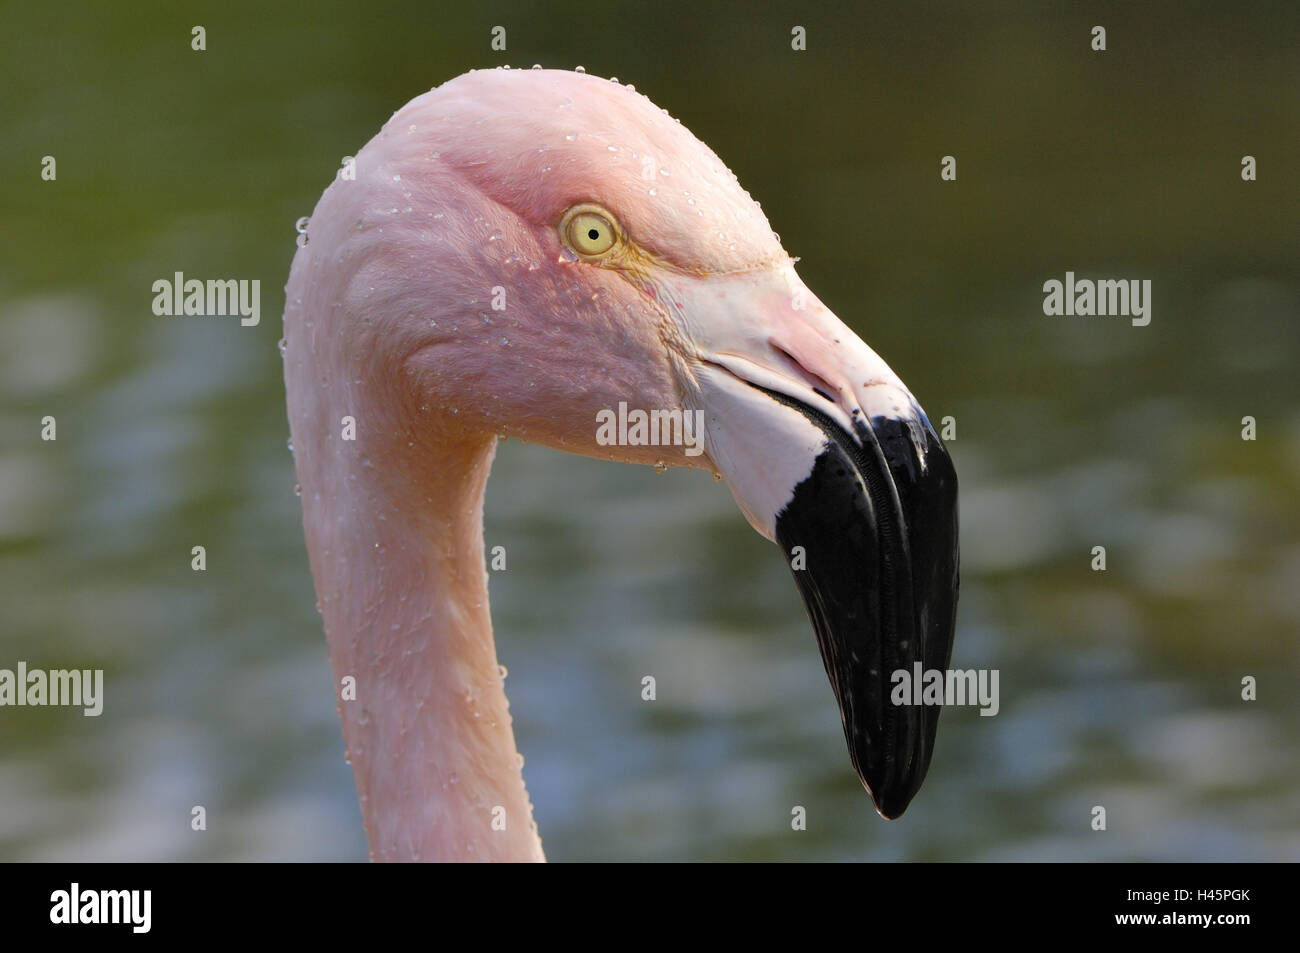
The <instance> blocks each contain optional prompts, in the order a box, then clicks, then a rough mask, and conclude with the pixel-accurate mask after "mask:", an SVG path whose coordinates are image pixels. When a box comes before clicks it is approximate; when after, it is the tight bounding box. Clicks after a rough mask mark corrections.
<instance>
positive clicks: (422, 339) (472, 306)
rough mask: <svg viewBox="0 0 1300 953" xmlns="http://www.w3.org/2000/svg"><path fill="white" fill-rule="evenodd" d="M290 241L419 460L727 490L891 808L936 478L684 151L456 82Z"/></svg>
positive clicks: (935, 445)
mask: <svg viewBox="0 0 1300 953" xmlns="http://www.w3.org/2000/svg"><path fill="white" fill-rule="evenodd" d="M349 171H351V172H352V176H349V175H348V172H349ZM309 234H310V242H309V244H307V245H306V246H305V247H303V248H302V249H300V250H299V252H298V257H297V258H296V260H295V262H294V275H293V277H292V278H291V282H290V292H291V297H292V292H293V290H294V287H295V283H296V282H310V280H311V278H312V274H313V272H317V271H319V270H322V269H325V268H326V267H327V266H335V267H339V266H341V268H339V273H341V274H343V275H345V276H346V277H345V279H344V280H343V281H341V282H340V283H338V284H337V285H336V286H335V287H334V289H333V292H332V294H333V296H334V298H335V301H334V306H335V307H339V308H341V309H342V314H344V315H347V316H348V321H347V323H346V324H345V326H343V327H342V328H338V329H336V332H337V333H338V334H339V335H341V340H340V346H341V347H342V348H343V349H344V350H345V351H346V352H347V353H349V354H350V355H352V358H351V360H352V361H353V362H354V363H355V364H356V365H357V366H363V367H365V368H366V369H370V370H375V369H378V370H380V371H382V372H383V373H384V374H386V375H388V376H389V377H391V378H392V379H393V380H394V381H396V382H398V384H397V385H396V386H399V387H400V389H401V390H402V393H403V394H404V395H405V397H406V399H405V400H404V401H402V402H399V403H404V404H405V405H406V406H410V407H418V408H420V410H421V411H422V412H423V413H422V416H421V423H420V426H421V427H423V428H424V433H425V435H426V437H427V440H428V443H429V445H430V446H435V445H436V444H437V442H438V441H439V440H442V439H447V437H448V435H449V434H462V433H479V434H487V435H492V434H496V435H507V436H515V437H519V438H521V439H524V440H528V441H532V442H538V443H543V444H547V445H550V446H554V447H558V448H561V449H564V450H567V451H569V452H574V453H581V454H587V455H592V456H599V457H606V458H610V459H617V460H622V461H629V462H637V463H656V464H657V463H660V462H662V463H664V464H667V465H670V466H673V465H677V466H694V467H703V468H706V469H709V470H712V471H713V472H715V473H717V474H719V475H720V476H721V477H722V478H723V479H725V480H726V482H727V484H728V486H729V487H730V489H731V492H732V494H733V495H734V497H735V499H736V502H737V503H738V504H739V505H740V508H741V510H742V511H743V512H744V514H745V516H746V517H747V518H748V520H749V522H750V523H751V525H753V527H754V528H755V529H756V530H757V531H758V532H759V533H761V534H762V535H763V536H765V537H767V538H768V539H771V540H773V541H775V542H777V543H778V544H779V545H780V546H781V547H782V548H783V549H784V550H785V552H786V557H787V560H788V561H789V563H790V565H791V568H792V571H793V573H794V576H795V581H796V584H797V586H798V588H799V591H800V593H801V594H802V596H803V597H804V601H805V604H806V607H807V610H808V613H809V616H810V617H811V620H812V623H813V627H814V629H815V632H816V635H817V639H818V643H819V646H820V649H821V654H822V660H823V662H824V665H825V668H826V671H827V674H828V675H829V677H830V680H831V685H832V689H833V691H834V693H835V697H836V700H837V702H838V703H839V707H840V712H841V717H842V722H843V727H844V732H845V736H846V739H847V741H848V747H849V752H850V757H851V759H852V762H853V765H854V767H855V768H856V770H857V772H858V775H859V777H860V778H861V780H862V782H863V784H864V786H865V787H866V788H867V790H868V791H869V792H870V794H871V796H872V798H873V799H874V801H875V805H876V808H877V810H878V811H879V812H880V813H881V814H882V815H883V816H885V817H891V818H892V817H896V816H898V815H899V814H901V813H902V812H903V810H904V809H905V808H906V806H907V804H908V803H909V801H910V800H911V798H912V796H913V795H914V794H915V793H916V791H917V789H918V788H919V786H920V784H921V781H922V779H923V778H924V776H925V772H926V770H927V768H928V766H929V762H930V757H931V753H932V749H933V744H934V738H935V732H936V729H937V721H938V713H939V709H938V708H935V707H931V708H924V707H913V706H911V705H897V704H894V703H893V702H892V701H891V694H892V691H891V690H892V689H893V687H894V684H895V673H897V672H907V673H908V676H909V677H911V676H913V675H914V667H915V666H916V665H917V664H919V665H920V666H921V668H922V669H924V670H927V671H929V670H934V669H943V668H946V666H947V665H948V660H949V656H950V653H951V648H952V637H953V629H954V620H955V611H956V599H957V584H958V572H957V529H956V486H957V485H956V476H955V473H954V470H953V467H952V464H951V462H950V460H949V457H948V455H947V453H946V451H945V449H944V447H943V444H942V442H941V441H940V439H939V437H938V435H937V434H936V432H935V430H934V428H933V427H932V426H931V424H930V422H929V420H928V419H927V418H926V416H925V414H924V412H923V411H922V410H921V407H920V406H919V404H918V403H917V402H916V400H915V399H914V398H913V396H912V394H911V393H910V391H909V390H908V389H907V388H906V387H905V386H904V384H903V383H902V381H901V380H900V379H899V378H898V376H897V375H895V374H894V372H893V371H892V370H890V368H889V367H888V365H886V364H885V362H884V361H883V360H881V358H880V357H879V356H877V355H876V353H875V352H874V351H872V349H871V348H870V347H868V346H867V345H866V344H865V343H864V342H863V341H862V340H861V339H860V338H859V337H858V336H857V335H856V334H855V333H854V332H853V331H852V330H851V329H850V328H849V327H848V326H846V325H845V324H844V323H843V322H841V321H840V320H839V319H838V318H837V317H836V316H835V315H834V314H833V313H832V312H831V311H830V310H829V309H828V308H827V307H826V306H825V305H824V304H822V302H821V301H819V300H818V299H817V297H816V296H815V295H814V294H813V293H812V292H811V291H809V290H808V288H807V287H805V285H804V284H803V282H802V281H801V280H800V279H799V277H798V275H797V274H796V273H795V269H794V263H793V261H792V259H791V258H790V256H789V255H787V254H786V252H785V251H784V250H783V249H782V247H781V243H780V241H779V239H778V237H777V236H776V235H775V234H774V233H773V231H772V229H771V227H770V226H769V224H768V222H767V219H766V217H765V216H764V214H763V212H762V210H761V209H760V208H759V206H758V204H757V203H756V202H755V201H754V200H753V199H752V198H751V197H750V195H749V193H748V192H746V191H745V190H744V189H743V188H742V187H741V186H740V184H739V183H738V182H737V180H736V178H735V176H734V175H733V174H732V173H731V172H730V171H729V170H728V169H727V167H726V166H725V165H724V164H723V162H722V161H721V160H720V159H719V158H718V157H717V156H716V155H715V154H714V153H713V152H712V151H711V150H710V149H709V148H708V147H707V146H705V145H704V144H703V143H702V142H700V141H699V140H698V139H697V138H695V136H693V135H692V134H691V132H690V131H689V130H687V129H686V128H685V127H684V126H683V125H682V124H681V123H680V122H678V121H676V120H674V119H673V118H671V117H670V116H669V115H668V114H667V113H666V112H664V111H663V110H662V109H660V108H659V107H657V106H656V105H654V104H653V103H652V102H651V101H650V100H649V99H647V98H646V97H645V96H642V95H640V94H639V93H636V92H635V91H633V90H632V89H630V88H627V87H623V86H620V85H619V84H618V83H615V82H610V81H607V80H603V79H599V78H596V77H594V76H590V75H586V74H582V73H570V72H563V71H554V70H504V69H503V70H483V71H476V72H472V73H468V74H465V75H463V76H461V77H458V78H457V79H455V80H452V81H450V82H448V83H446V84H444V85H442V86H440V87H438V88H436V89H434V90H431V91H430V92H428V93H425V94H424V95H422V96H419V97H417V98H416V99H414V100H412V101H411V102H410V103H408V104H407V105H406V106H405V107H403V108H402V109H401V110H399V111H398V112H397V113H396V114H394V116H393V117H392V118H391V119H390V120H389V121H388V123H387V124H386V125H385V126H384V128H383V129H382V130H381V132H380V133H379V134H378V135H377V136H376V137H375V138H374V139H373V140H371V142H370V143H369V144H367V145H366V147H365V148H364V149H363V150H362V151H361V152H360V153H358V155H357V156H356V159H355V164H354V165H352V166H351V168H350V170H349V167H348V166H345V168H344V172H343V174H341V175H339V176H338V177H336V181H335V182H334V183H333V184H332V185H331V186H330V188H329V189H327V190H326V193H325V195H324V196H323V197H322V199H321V203H320V205H318V206H317V209H316V212H315V213H314V214H313V215H312V217H311V225H310V226H309ZM906 700H907V701H909V702H910V701H911V699H910V698H908V699H906Z"/></svg>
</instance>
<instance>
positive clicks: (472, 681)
mask: <svg viewBox="0 0 1300 953" xmlns="http://www.w3.org/2000/svg"><path fill="white" fill-rule="evenodd" d="M358 397H360V398H362V399H361V404H362V407H361V408H358V409H361V410H362V413H359V414H357V415H356V418H357V420H358V422H359V430H360V422H362V421H370V422H372V432H371V433H370V434H369V435H367V434H365V433H364V432H358V435H357V439H356V442H355V443H353V444H351V445H350V444H349V443H348V442H345V441H341V440H340V439H339V431H338V430H337V429H335V430H334V431H333V432H332V433H330V432H329V431H328V430H325V431H321V430H317V429H313V432H312V434H311V435H310V436H309V435H306V434H305V435H304V436H307V437H308V439H306V440H305V441H304V442H305V443H306V446H305V447H304V446H303V445H302V444H298V446H299V449H298V452H297V467H298V472H299V478H300V481H301V483H302V497H303V519H304V526H305V528H306V533H307V542H308V549H309V551H310V555H311V563H312V574H313V576H314V578H315V581H316V592H317V596H318V597H319V600H320V603H319V604H320V609H321V614H322V616H323V617H324V621H325V632H326V636H327V639H328V642H329V650H330V659H331V662H332V664H333V668H334V675H335V683H336V689H337V690H338V691H339V698H340V700H339V715H340V718H341V719H342V723H343V736H344V739H345V742H346V744H347V750H348V756H349V758H350V760H351V763H352V771H353V777H354V779H355V781H356V786H357V794H358V797H359V799H360V803H361V812H362V816H363V818H364V821H365V828H366V833H367V836H368V838H369V841H370V850H371V857H372V859H374V860H429V861H462V860H513V861H525V860H542V859H544V858H543V855H542V847H541V841H540V839H539V838H538V835H537V829H536V825H535V824H534V822H533V818H532V805H531V804H530V802H529V800H528V795H527V792H526V791H525V789H524V781H523V773H522V767H521V765H522V759H521V758H520V757H519V755H518V753H517V750H516V747H515V739H514V730H513V728H512V726H511V719H510V713H509V704H508V702H507V700H506V695H505V689H504V685H503V679H502V675H501V669H500V668H499V665H498V662H497V656H496V648H495V645H494V643H493V639H492V620H491V614H490V610H489V608H488V593H487V571H486V566H485V562H484V550H483V492H484V487H485V485H486V482H487V477H488V471H489V469H490V467H491V463H492V457H493V453H494V450H495V445H496V441H495V438H493V437H476V438H466V437H459V438H456V439H452V438H448V439H444V440H441V441H440V442H439V445H438V446H436V447H432V448H430V447H428V446H425V447H417V446H416V442H415V440H414V439H409V440H408V436H410V435H409V434H407V433H405V432H404V429H405V428H402V427H400V426H393V425H390V428H389V429H390V433H391V437H392V439H389V440H385V438H384V437H383V436H382V434H381V435H378V436H377V435H376V434H375V433H374V431H375V430H383V429H384V428H381V427H378V426H376V425H377V424H378V422H379V421H381V420H387V419H391V411H392V408H391V407H384V409H386V410H387V411H389V413H388V414H387V415H385V414H383V413H380V412H379V411H380V408H381V407H383V406H384V404H385V403H387V401H374V403H375V406H374V408H373V411H374V412H366V410H365V409H363V408H364V407H365V404H366V401H365V399H364V395H358V394H356V393H353V394H352V399H353V400H354V401H355V400H356V399H357V398H358ZM322 416H323V417H324V418H325V419H326V420H327V421H331V420H332V421H338V420H339V417H338V416H336V415H334V414H331V413H328V412H327V413H324V414H322ZM313 423H314V422H313ZM299 429H303V430H307V428H305V427H304V428H299V427H298V426H295V427H294V430H295V441H297V439H298V430H299ZM311 436H314V437H315V438H316V439H314V440H313V439H311ZM424 439H425V441H427V440H428V436H427V432H426V435H425V438H424ZM354 447H355V449H353V448H354ZM413 448H414V449H413ZM304 451H306V452H304ZM309 455H310V456H311V457H312V459H308V456H309ZM353 685H354V686H355V691H354V692H353V691H352V690H351V686H353Z"/></svg>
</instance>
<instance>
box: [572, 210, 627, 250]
mask: <svg viewBox="0 0 1300 953" xmlns="http://www.w3.org/2000/svg"><path fill="white" fill-rule="evenodd" d="M560 235H561V237H562V238H563V239H564V242H565V244H567V245H568V246H569V247H570V248H572V249H573V250H574V251H575V252H577V253H578V254H579V255H581V256H582V257H583V258H601V257H604V256H605V255H607V254H609V252H610V251H612V250H613V249H614V247H615V246H616V245H617V244H618V242H619V233H618V226H617V225H615V224H614V219H613V218H612V217H611V216H610V215H609V214H608V213H606V212H605V211H604V210H603V209H600V208H597V207H595V206H591V205H580V206H578V207H577V208H571V209H569V211H568V212H567V213H565V216H564V218H563V220H562V221H561V222H560Z"/></svg>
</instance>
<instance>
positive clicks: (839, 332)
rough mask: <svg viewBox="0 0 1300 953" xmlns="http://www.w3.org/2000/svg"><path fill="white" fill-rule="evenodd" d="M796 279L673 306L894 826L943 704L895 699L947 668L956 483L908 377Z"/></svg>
mask: <svg viewBox="0 0 1300 953" xmlns="http://www.w3.org/2000/svg"><path fill="white" fill-rule="evenodd" d="M787 271H788V274H785V276H784V279H783V280H782V281H778V282H772V281H771V280H770V279H763V278H754V277H746V276H737V277H727V278H720V279H715V280H714V281H711V282H709V283H708V286H707V287H704V286H701V285H696V286H694V288H693V290H692V291H689V292H687V291H683V292H682V294H681V296H680V297H679V298H678V299H677V302H676V303H677V304H678V306H679V308H680V310H678V314H679V316H680V318H681V320H683V322H684V323H685V324H686V325H687V326H688V328H689V330H690V333H691V334H692V340H694V341H695V343H696V345H697V347H699V349H700V359H699V365H698V369H697V372H696V380H697V381H698V383H699V387H700V399H701V401H702V403H703V407H704V410H705V422H706V429H705V442H706V447H707V449H708V453H709V455H710V459H711V461H712V462H713V463H714V465H715V466H716V468H717V470H718V472H720V473H721V474H722V476H723V477H724V478H725V479H726V480H727V482H728V485H729V486H730V488H731V491H732V494H733V496H734V497H735V498H736V501H737V503H738V504H739V505H740V507H741V509H742V511H744V513H745V515H746V516H747V517H748V519H749V521H750V523H751V524H752V525H753V526H754V528H755V529H756V530H758V532H760V533H761V534H763V535H764V536H766V537H767V538H769V539H772V540H773V541H775V542H776V543H777V544H778V545H780V547H781V548H782V549H783V550H784V551H785V556H786V560H787V562H788V563H789V565H790V567H791V570H792V572H793V574H794V578H795V583H796V585H797V586H798V589H799V593H800V595H801V596H802V597H803V600H804V604H805V606H806V608H807V611H808V615H809V617H810V619H811V620H812V624H813V630H814V632H815V633H816V636H817V643H818V646H819V647H820V649H821V656H822V662H823V664H824V665H825V668H826V674H827V675H828V676H829V678H830V682H831V689H832V690H833V692H834V694H835V700H836V701H837V702H838V704H839V708H840V716H841V720H842V721H843V725H844V735H845V739H846V740H847V742H848V748H849V757H850V759H851V760H852V762H853V767H854V768H855V769H856V770H857V772H858V776H859V778H860V779H861V781H862V783H863V785H864V786H865V787H866V789H867V791H868V793H870V795H871V797H872V799H873V801H874V802H875V805H876V810H877V811H878V812H879V813H880V814H881V815H882V816H883V817H886V818H896V817H898V816H899V815H901V814H902V813H903V812H904V811H905V810H906V809H907V806H908V804H909V802H910V801H911V799H912V797H913V796H914V795H915V794H916V792H917V790H918V789H919V788H920V786H921V782H922V781H923V780H924V779H925V774H926V771H927V769H928V768H929V765H930V758H931V755H932V753H933V750H934V742H935V734H936V731H937V729H938V721H939V711H940V708H939V707H938V706H922V705H913V704H906V703H904V704H895V703H894V698H892V697H891V696H892V695H894V694H895V685H896V684H898V681H897V680H895V678H894V674H895V673H897V672H906V673H907V674H908V676H909V677H914V675H915V666H916V665H918V664H919V665H920V667H921V669H922V670H924V671H930V670H933V669H938V670H940V671H942V670H944V669H946V668H947V667H948V663H949V659H950V656H951V654H952V642H953V632H954V626H955V621H956V607H957V590H958V549H957V477H956V473H955V471H954V469H953V465H952V461H951V459H950V458H949V456H948V453H947V451H946V450H945V449H944V446H943V442H942V441H941V440H940V439H939V436H938V434H937V433H936V432H935V430H934V427H933V426H931V424H930V421H929V419H928V418H927V417H926V415H925V413H924V412H923V411H922V409H921V407H920V405H919V404H918V403H917V402H916V400H915V399H914V398H913V397H912V395H911V393H910V392H909V391H908V390H907V388H906V387H905V386H904V385H903V383H902V381H901V380H899V379H898V377H897V376H896V375H895V374H894V373H893V371H891V370H890V369H889V367H888V366H887V365H886V364H885V363H884V361H882V360H881V359H880V358H879V357H878V356H877V355H876V354H875V352H873V351H872V350H871V349H870V348H869V347H868V346H867V345H866V344H865V343H863V342H862V340H861V339H860V338H858V337H857V335H855V334H854V333H853V332H852V331H851V330H850V329H849V328H848V327H846V326H845V325H844V324H843V323H842V322H840V321H839V319H838V318H836V317H835V315H834V314H832V313H831V312H830V311H829V310H828V309H826V308H825V307H824V306H823V305H822V304H821V303H820V302H818V301H817V300H816V299H815V298H813V297H812V296H811V294H810V293H807V292H806V289H803V286H802V284H801V283H799V282H798V279H797V278H796V277H794V275H793V269H792V268H791V269H787ZM792 288H793V289H794V290H795V292H796V294H794V295H792V294H791V293H790V292H791V289H792ZM898 694H901V693H898ZM905 701H906V702H911V701H912V699H911V697H910V694H909V697H907V698H906V699H905Z"/></svg>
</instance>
